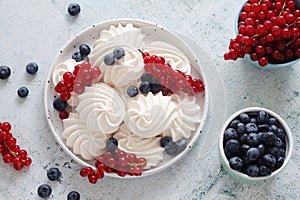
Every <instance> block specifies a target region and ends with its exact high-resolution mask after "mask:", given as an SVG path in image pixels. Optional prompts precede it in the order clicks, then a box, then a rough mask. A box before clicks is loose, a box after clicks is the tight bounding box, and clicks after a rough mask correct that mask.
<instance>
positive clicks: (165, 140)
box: [160, 136, 173, 147]
mask: <svg viewBox="0 0 300 200" xmlns="http://www.w3.org/2000/svg"><path fill="white" fill-rule="evenodd" d="M170 142H173V139H172V138H171V137H169V136H165V137H163V138H161V139H160V146H161V147H165V146H166V145H168V144H169V143H170Z"/></svg>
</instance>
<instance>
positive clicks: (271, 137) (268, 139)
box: [262, 132, 277, 146]
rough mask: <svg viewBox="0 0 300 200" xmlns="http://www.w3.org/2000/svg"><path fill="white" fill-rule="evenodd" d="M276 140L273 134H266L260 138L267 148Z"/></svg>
mask: <svg viewBox="0 0 300 200" xmlns="http://www.w3.org/2000/svg"><path fill="white" fill-rule="evenodd" d="M276 140H277V136H276V135H275V133H273V132H266V133H265V134H264V136H263V138H262V141H263V142H264V143H265V144H266V145H267V146H274V145H275V142H276Z"/></svg>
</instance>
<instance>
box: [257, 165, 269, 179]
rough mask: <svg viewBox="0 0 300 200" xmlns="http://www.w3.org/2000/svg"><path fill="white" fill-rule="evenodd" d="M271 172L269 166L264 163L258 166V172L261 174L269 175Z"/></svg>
mask: <svg viewBox="0 0 300 200" xmlns="http://www.w3.org/2000/svg"><path fill="white" fill-rule="evenodd" d="M271 173H272V170H271V168H270V167H267V166H265V165H261V166H259V174H260V175H261V176H269V175H271Z"/></svg>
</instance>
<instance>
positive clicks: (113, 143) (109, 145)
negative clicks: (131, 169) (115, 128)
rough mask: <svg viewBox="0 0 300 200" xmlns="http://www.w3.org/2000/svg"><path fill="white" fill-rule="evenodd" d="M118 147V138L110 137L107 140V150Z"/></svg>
mask: <svg viewBox="0 0 300 200" xmlns="http://www.w3.org/2000/svg"><path fill="white" fill-rule="evenodd" d="M117 147H118V140H117V139H116V138H113V137H111V138H109V139H108V140H107V141H106V149H107V151H110V152H113V151H114V150H116V148H117Z"/></svg>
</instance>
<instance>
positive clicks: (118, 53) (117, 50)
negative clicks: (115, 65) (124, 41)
mask: <svg viewBox="0 0 300 200" xmlns="http://www.w3.org/2000/svg"><path fill="white" fill-rule="evenodd" d="M124 55H125V51H124V49H123V48H115V49H114V50H113V57H114V58H115V59H120V58H122V57H123V56H124Z"/></svg>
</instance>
